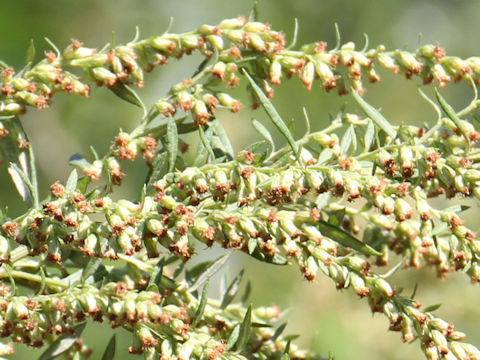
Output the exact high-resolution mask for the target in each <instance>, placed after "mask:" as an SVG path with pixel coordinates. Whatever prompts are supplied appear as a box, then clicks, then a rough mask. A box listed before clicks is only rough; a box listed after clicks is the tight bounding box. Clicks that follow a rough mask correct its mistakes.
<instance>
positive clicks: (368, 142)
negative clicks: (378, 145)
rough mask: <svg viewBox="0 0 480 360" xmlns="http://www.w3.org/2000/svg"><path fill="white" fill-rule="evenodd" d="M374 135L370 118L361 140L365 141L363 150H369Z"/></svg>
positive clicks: (373, 127) (373, 126)
mask: <svg viewBox="0 0 480 360" xmlns="http://www.w3.org/2000/svg"><path fill="white" fill-rule="evenodd" d="M374 136H375V125H374V124H373V121H372V120H369V121H368V125H367V130H366V131H365V137H364V140H363V142H364V143H365V150H364V152H369V151H370V147H371V146H372V143H373V138H374Z"/></svg>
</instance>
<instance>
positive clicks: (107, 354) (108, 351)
mask: <svg viewBox="0 0 480 360" xmlns="http://www.w3.org/2000/svg"><path fill="white" fill-rule="evenodd" d="M116 344H117V339H116V336H115V334H113V335H112V337H111V338H110V341H109V342H108V345H107V347H106V348H105V351H104V352H103V355H102V360H113V359H114V358H115V347H116Z"/></svg>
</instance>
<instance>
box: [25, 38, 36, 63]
mask: <svg viewBox="0 0 480 360" xmlns="http://www.w3.org/2000/svg"><path fill="white" fill-rule="evenodd" d="M34 59H35V44H34V42H33V39H31V40H30V45H28V49H27V56H26V58H25V62H26V63H27V64H31V63H32V62H33V60H34Z"/></svg>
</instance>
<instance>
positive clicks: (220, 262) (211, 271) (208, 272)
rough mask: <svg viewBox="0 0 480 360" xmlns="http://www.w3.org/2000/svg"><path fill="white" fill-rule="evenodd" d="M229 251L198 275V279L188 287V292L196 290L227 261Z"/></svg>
mask: <svg viewBox="0 0 480 360" xmlns="http://www.w3.org/2000/svg"><path fill="white" fill-rule="evenodd" d="M230 254H231V253H228V254H225V255H223V256H221V257H219V258H218V259H217V260H215V261H214V262H213V263H212V264H211V265H210V266H209V267H208V268H207V269H206V270H205V271H204V272H203V273H202V274H201V275H200V276H199V277H198V279H197V280H196V281H195V282H194V283H193V284H192V286H190V288H189V289H188V290H189V291H190V292H193V291H195V290H197V289H198V288H199V287H200V286H202V285H203V284H204V283H205V282H206V281H207V280H208V279H210V278H211V277H212V276H213V275H214V274H215V273H216V272H217V271H218V270H220V268H221V267H222V266H223V265H224V264H225V263H226V262H227V260H228V258H229V257H230Z"/></svg>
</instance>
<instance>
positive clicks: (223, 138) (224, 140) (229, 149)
mask: <svg viewBox="0 0 480 360" xmlns="http://www.w3.org/2000/svg"><path fill="white" fill-rule="evenodd" d="M208 124H209V126H210V127H211V128H212V129H213V132H214V133H215V135H217V136H218V138H219V139H220V143H221V144H222V150H223V151H224V152H225V153H226V154H228V155H230V156H231V158H232V159H233V155H234V150H233V146H232V143H231V142H230V139H229V137H228V135H227V132H226V131H225V128H224V127H223V125H222V123H221V122H220V121H218V119H214V120H212V121H210V122H209V123H208Z"/></svg>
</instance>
